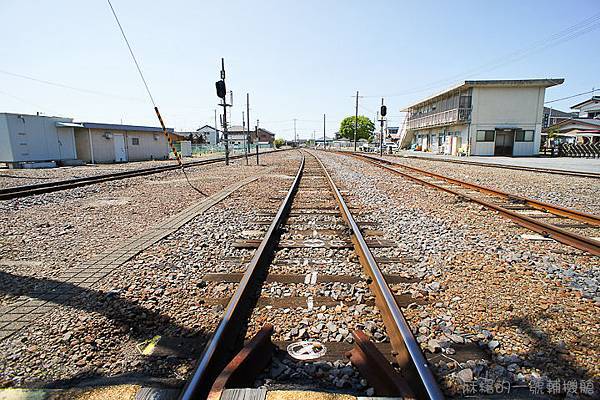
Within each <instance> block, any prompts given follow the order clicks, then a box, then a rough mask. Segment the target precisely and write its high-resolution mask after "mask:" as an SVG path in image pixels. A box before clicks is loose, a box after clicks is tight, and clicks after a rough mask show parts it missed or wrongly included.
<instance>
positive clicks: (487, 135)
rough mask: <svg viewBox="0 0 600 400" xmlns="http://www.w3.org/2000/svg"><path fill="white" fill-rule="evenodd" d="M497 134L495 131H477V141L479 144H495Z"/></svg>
mask: <svg viewBox="0 0 600 400" xmlns="http://www.w3.org/2000/svg"><path fill="white" fill-rule="evenodd" d="M495 133H496V132H494V131H477V141H478V142H493V141H494V135H495Z"/></svg>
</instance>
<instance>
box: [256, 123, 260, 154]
mask: <svg viewBox="0 0 600 400" xmlns="http://www.w3.org/2000/svg"><path fill="white" fill-rule="evenodd" d="M256 165H260V163H259V161H258V120H256Z"/></svg>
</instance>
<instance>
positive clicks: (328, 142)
mask: <svg viewBox="0 0 600 400" xmlns="http://www.w3.org/2000/svg"><path fill="white" fill-rule="evenodd" d="M333 140H334V139H333V138H332V137H329V136H325V140H323V136H321V137H315V145H316V146H317V147H323V143H325V144H326V145H327V146H331V144H332V143H333Z"/></svg>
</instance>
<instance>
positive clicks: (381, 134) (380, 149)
mask: <svg viewBox="0 0 600 400" xmlns="http://www.w3.org/2000/svg"><path fill="white" fill-rule="evenodd" d="M381 105H382V106H383V99H381ZM379 122H380V124H381V125H380V127H381V129H380V132H379V135H380V136H379V155H380V156H383V115H382V116H381V119H380V120H379Z"/></svg>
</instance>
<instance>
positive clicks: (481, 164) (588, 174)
mask: <svg viewBox="0 0 600 400" xmlns="http://www.w3.org/2000/svg"><path fill="white" fill-rule="evenodd" d="M394 157H401V158H408V159H414V160H426V161H440V162H449V163H454V164H466V165H476V166H478V167H491V168H504V169H514V170H519V171H529V172H539V173H544V174H553V175H567V176H577V177H580V178H590V179H600V173H594V172H583V171H565V170H561V169H553V168H537V167H525V166H520V165H506V164H498V163H487V162H479V161H464V160H454V159H447V158H429V157H419V156H410V155H394Z"/></svg>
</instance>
